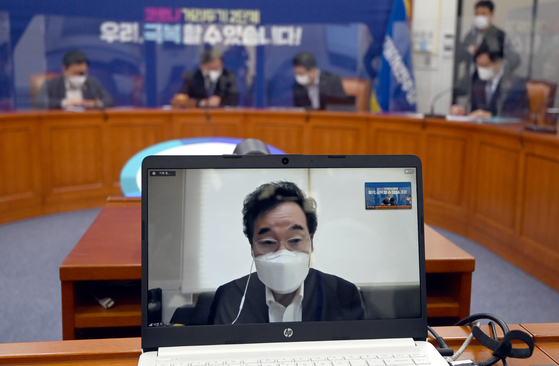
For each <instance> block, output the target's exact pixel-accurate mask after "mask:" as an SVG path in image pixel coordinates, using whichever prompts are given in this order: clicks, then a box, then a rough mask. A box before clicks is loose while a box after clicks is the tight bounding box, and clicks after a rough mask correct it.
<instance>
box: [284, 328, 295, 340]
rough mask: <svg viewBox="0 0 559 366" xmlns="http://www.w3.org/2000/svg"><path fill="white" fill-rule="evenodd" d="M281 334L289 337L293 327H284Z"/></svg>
mask: <svg viewBox="0 0 559 366" xmlns="http://www.w3.org/2000/svg"><path fill="white" fill-rule="evenodd" d="M283 335H284V336H285V337H286V338H289V337H291V336H292V335H293V329H291V328H285V329H284V331H283Z"/></svg>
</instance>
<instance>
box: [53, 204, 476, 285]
mask: <svg viewBox="0 0 559 366" xmlns="http://www.w3.org/2000/svg"><path fill="white" fill-rule="evenodd" d="M115 242H117V243H118V245H115V244H114V243H115ZM425 257H426V272H427V273H441V272H473V271H474V269H475V259H474V257H472V256H471V255H469V254H468V253H467V252H465V251H464V250H462V249H460V248H459V247H458V246H456V245H454V244H453V243H452V242H450V241H449V240H448V239H446V238H445V237H443V236H442V235H441V234H439V233H437V232H436V231H435V230H433V229H432V228H431V227H429V226H427V225H426V226H425ZM141 261H142V254H141V207H140V201H139V199H130V198H129V199H120V198H109V201H108V203H107V206H105V207H104V208H103V210H102V211H101V213H100V214H99V216H98V217H97V218H96V219H95V221H94V222H93V224H92V225H91V227H90V228H89V229H88V230H87V232H86V233H85V234H84V236H83V237H82V238H81V239H80V241H79V242H78V244H77V245H76V246H75V247H74V249H73V250H72V252H71V253H70V254H69V255H68V257H66V259H65V260H64V262H63V263H62V265H61V266H60V280H62V281H68V280H73V281H85V280H111V279H141V278H142V273H141Z"/></svg>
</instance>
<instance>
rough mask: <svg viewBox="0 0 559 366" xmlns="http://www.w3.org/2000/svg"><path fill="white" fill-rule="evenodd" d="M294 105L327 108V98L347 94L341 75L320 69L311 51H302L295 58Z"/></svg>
mask: <svg viewBox="0 0 559 366" xmlns="http://www.w3.org/2000/svg"><path fill="white" fill-rule="evenodd" d="M293 72H294V73H295V83H294V84H293V105H294V106H295V107H307V108H311V109H325V108H326V102H327V98H328V97H329V96H332V97H345V96H347V95H346V93H345V91H344V87H343V86H342V79H341V78H340V76H339V75H337V74H334V73H331V72H328V71H323V70H320V69H319V68H317V67H316V59H315V58H314V56H313V54H312V53H310V52H300V53H298V54H297V55H296V56H295V58H294V59H293Z"/></svg>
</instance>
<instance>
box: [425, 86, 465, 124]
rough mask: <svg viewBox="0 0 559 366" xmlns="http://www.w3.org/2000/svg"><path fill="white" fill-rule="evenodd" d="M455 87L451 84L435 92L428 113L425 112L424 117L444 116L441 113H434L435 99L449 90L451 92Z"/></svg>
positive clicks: (444, 116)
mask: <svg viewBox="0 0 559 366" xmlns="http://www.w3.org/2000/svg"><path fill="white" fill-rule="evenodd" d="M456 89H457V87H455V86H451V87H448V88H446V89H444V90H443V91H441V92H439V93H438V94H436V95H435V96H434V97H433V100H432V101H431V109H430V112H429V114H427V115H426V116H425V117H431V118H446V115H441V114H435V103H437V101H438V100H439V99H441V97H443V96H445V95H446V94H448V93H449V92H453V91H455V90H456Z"/></svg>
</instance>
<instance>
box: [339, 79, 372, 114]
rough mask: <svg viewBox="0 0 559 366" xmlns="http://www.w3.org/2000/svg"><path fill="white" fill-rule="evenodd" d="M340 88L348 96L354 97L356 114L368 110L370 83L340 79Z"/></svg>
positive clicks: (363, 80) (362, 80)
mask: <svg viewBox="0 0 559 366" xmlns="http://www.w3.org/2000/svg"><path fill="white" fill-rule="evenodd" d="M342 86H343V88H344V91H345V93H346V94H347V95H349V96H354V97H355V108H356V110H357V111H358V112H366V111H368V110H369V103H370V102H369V97H370V93H371V81H370V80H365V79H359V78H342Z"/></svg>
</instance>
